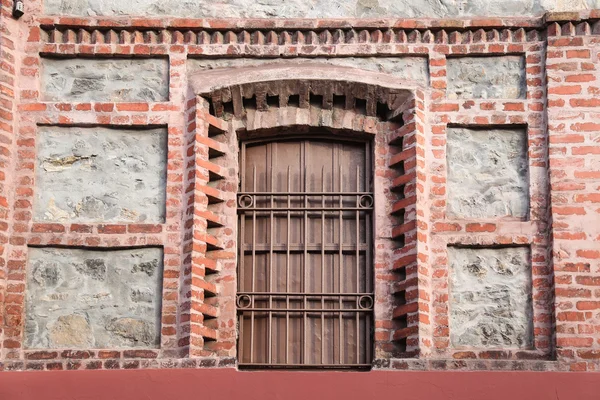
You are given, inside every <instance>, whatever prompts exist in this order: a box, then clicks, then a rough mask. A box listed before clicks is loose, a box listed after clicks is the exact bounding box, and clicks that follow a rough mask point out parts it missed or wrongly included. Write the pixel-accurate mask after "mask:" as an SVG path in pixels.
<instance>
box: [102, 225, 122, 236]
mask: <svg viewBox="0 0 600 400" xmlns="http://www.w3.org/2000/svg"><path fill="white" fill-rule="evenodd" d="M126 231H127V226H126V225H99V226H98V233H102V234H121V233H125V232H126Z"/></svg>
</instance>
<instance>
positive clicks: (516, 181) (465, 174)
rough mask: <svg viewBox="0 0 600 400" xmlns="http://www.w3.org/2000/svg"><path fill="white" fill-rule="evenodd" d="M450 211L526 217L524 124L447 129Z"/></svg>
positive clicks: (451, 213) (453, 213)
mask: <svg viewBox="0 0 600 400" xmlns="http://www.w3.org/2000/svg"><path fill="white" fill-rule="evenodd" d="M447 149H448V150H447V164H448V208H447V214H448V216H451V217H454V218H472V219H474V218H483V219H489V218H498V217H516V218H526V217H528V215H529V173H528V169H529V168H528V160H527V132H526V130H525V129H514V128H512V129H468V128H450V129H448V146H447Z"/></svg>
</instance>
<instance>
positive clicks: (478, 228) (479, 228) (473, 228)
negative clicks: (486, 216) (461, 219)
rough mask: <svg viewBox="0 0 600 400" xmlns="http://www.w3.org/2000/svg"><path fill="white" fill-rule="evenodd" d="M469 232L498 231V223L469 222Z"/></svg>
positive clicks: (467, 228)
mask: <svg viewBox="0 0 600 400" xmlns="http://www.w3.org/2000/svg"><path fill="white" fill-rule="evenodd" d="M466 230H467V232H496V224H479V223H471V224H467V227H466Z"/></svg>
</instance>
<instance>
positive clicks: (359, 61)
mask: <svg viewBox="0 0 600 400" xmlns="http://www.w3.org/2000/svg"><path fill="white" fill-rule="evenodd" d="M290 62H294V63H303V62H311V63H323V64H330V65H336V66H344V67H351V68H358V69H364V70H367V71H373V72H381V73H385V74H389V75H392V76H395V77H398V79H401V80H405V81H414V82H417V83H419V84H421V85H423V86H427V85H428V84H429V68H428V65H427V58H425V57H333V58H310V59H309V58H297V59H294V60H293V61H290V60H289V59H281V58H278V59H262V60H261V59H257V58H221V59H206V58H204V59H190V60H189V61H188V73H190V74H191V73H194V72H199V71H202V70H207V69H214V68H232V67H233V68H239V67H253V66H258V65H265V64H280V63H287V64H289V63H290Z"/></svg>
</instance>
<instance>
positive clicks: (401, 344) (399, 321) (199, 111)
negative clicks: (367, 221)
mask: <svg viewBox="0 0 600 400" xmlns="http://www.w3.org/2000/svg"><path fill="white" fill-rule="evenodd" d="M190 86H191V88H192V90H193V93H194V95H195V99H191V101H190V102H189V103H188V105H189V109H188V110H187V116H188V121H189V125H188V131H187V138H188V141H187V144H186V145H187V149H188V151H187V159H186V161H187V171H186V172H187V177H186V182H187V185H186V186H187V189H186V193H185V195H184V202H185V203H186V204H187V207H188V208H187V211H186V213H185V215H184V223H185V226H186V229H187V230H188V232H189V233H188V234H187V235H186V243H184V249H185V250H186V255H187V257H185V260H184V264H185V266H186V268H185V271H186V272H187V274H186V276H184V277H183V280H184V282H187V283H188V284H187V285H185V284H184V285H183V291H184V292H185V293H182V296H183V297H184V298H189V299H190V304H186V306H185V307H184V311H183V313H182V319H183V320H189V321H190V328H189V334H188V331H187V330H183V335H182V337H181V338H180V343H181V345H182V347H183V348H184V349H185V350H187V351H188V352H189V353H188V354H189V355H190V356H193V357H197V356H199V357H202V356H212V355H217V356H219V357H235V354H236V349H235V342H236V320H235V318H236V315H235V290H236V285H235V282H236V254H237V253H236V252H237V243H236V240H237V237H236V226H237V219H236V201H235V198H236V191H237V173H238V161H237V148H238V142H237V140H238V135H245V136H252V137H257V136H264V135H269V134H273V133H274V132H281V130H284V131H285V130H286V129H291V128H294V129H299V128H300V129H306V130H309V129H311V128H326V130H329V131H330V132H332V134H335V133H343V134H346V133H355V134H358V133H361V134H363V135H364V134H366V135H372V137H373V141H374V144H375V145H374V150H375V166H374V168H375V171H374V172H375V179H376V183H375V186H376V193H375V195H376V197H377V205H376V210H375V215H376V220H375V223H376V225H377V228H376V229H377V232H379V233H380V234H378V235H375V236H376V237H375V243H374V248H375V260H374V267H375V301H376V307H375V329H376V331H375V359H376V361H375V362H378V361H377V360H378V359H389V358H390V357H399V356H408V355H411V356H412V355H416V354H417V352H418V350H417V349H418V347H419V334H418V320H419V304H418V299H419V296H418V287H417V278H416V277H417V273H418V272H417V266H416V259H417V256H416V251H417V249H416V240H417V239H416V237H417V232H416V231H417V228H416V226H417V224H416V218H417V216H416V172H415V170H416V135H417V132H418V131H421V132H422V129H421V128H419V126H420V124H421V122H420V119H419V118H420V116H422V113H419V112H417V111H422V110H423V104H422V101H421V100H420V99H422V96H420V92H419V91H418V90H416V89H411V88H406V87H402V86H401V85H400V84H398V83H397V81H395V80H394V79H393V78H391V77H390V76H389V75H385V74H380V73H374V72H367V71H362V70H356V69H353V68H347V67H334V66H329V65H321V64H310V65H308V64H307V63H303V64H302V65H297V66H294V65H292V64H290V65H287V64H286V65H274V66H267V67H264V66H263V67H255V68H254V67H253V68H225V69H216V70H211V71H206V72H202V73H198V74H194V75H192V76H191V77H190ZM188 309H189V312H188Z"/></svg>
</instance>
